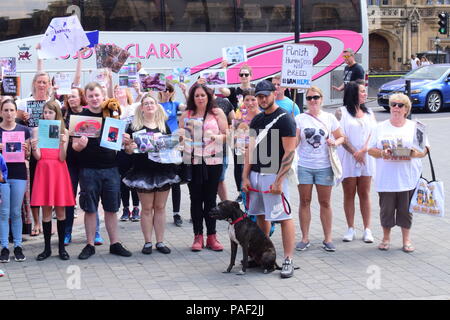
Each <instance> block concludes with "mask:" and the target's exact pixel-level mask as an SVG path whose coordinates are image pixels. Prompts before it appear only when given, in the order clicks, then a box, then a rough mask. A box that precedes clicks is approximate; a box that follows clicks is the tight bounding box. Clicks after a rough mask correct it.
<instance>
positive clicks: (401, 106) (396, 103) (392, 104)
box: [391, 102, 405, 108]
mask: <svg viewBox="0 0 450 320" xmlns="http://www.w3.org/2000/svg"><path fill="white" fill-rule="evenodd" d="M395 106H397V107H399V108H403V107H404V106H405V104H404V103H400V102H391V107H392V108H393V107H395Z"/></svg>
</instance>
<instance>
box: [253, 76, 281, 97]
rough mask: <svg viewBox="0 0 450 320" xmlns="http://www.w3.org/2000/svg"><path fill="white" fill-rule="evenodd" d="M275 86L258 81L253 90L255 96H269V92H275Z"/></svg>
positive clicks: (265, 81) (264, 81) (266, 81)
mask: <svg viewBox="0 0 450 320" xmlns="http://www.w3.org/2000/svg"><path fill="white" fill-rule="evenodd" d="M275 90H276V89H275V86H274V85H273V83H272V82H270V81H268V80H263V81H260V82H259V83H258V84H257V85H256V88H255V96H257V95H260V94H263V95H265V96H268V95H270V93H271V92H273V91H275Z"/></svg>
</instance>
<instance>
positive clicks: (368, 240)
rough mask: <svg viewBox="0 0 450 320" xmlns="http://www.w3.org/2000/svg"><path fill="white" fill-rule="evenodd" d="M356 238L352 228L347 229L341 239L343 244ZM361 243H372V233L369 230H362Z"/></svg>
mask: <svg viewBox="0 0 450 320" xmlns="http://www.w3.org/2000/svg"><path fill="white" fill-rule="evenodd" d="M355 237H356V231H355V229H353V228H348V230H347V232H346V233H345V234H344V237H343V238H342V241H344V242H351V241H353V239H355ZM363 241H364V242H365V243H372V242H373V236H372V231H370V229H367V228H366V229H364V234H363Z"/></svg>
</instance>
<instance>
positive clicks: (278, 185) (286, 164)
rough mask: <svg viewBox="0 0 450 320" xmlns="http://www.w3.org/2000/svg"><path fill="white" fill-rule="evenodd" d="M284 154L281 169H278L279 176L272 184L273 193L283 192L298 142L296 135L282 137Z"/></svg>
mask: <svg viewBox="0 0 450 320" xmlns="http://www.w3.org/2000/svg"><path fill="white" fill-rule="evenodd" d="M281 141H282V143H283V149H284V155H283V159H281V165H280V170H278V174H277V178H276V179H275V182H274V183H273V185H272V189H271V192H272V193H273V194H281V192H282V184H283V180H284V179H285V178H286V176H287V174H288V172H289V170H290V169H291V165H292V161H293V160H294V155H295V147H296V143H297V138H296V137H282V138H281Z"/></svg>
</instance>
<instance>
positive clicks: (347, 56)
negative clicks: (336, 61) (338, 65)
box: [342, 54, 351, 59]
mask: <svg viewBox="0 0 450 320" xmlns="http://www.w3.org/2000/svg"><path fill="white" fill-rule="evenodd" d="M342 57H343V58H344V59H348V58H350V57H351V56H349V55H347V54H346V55H343V56H342Z"/></svg>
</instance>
